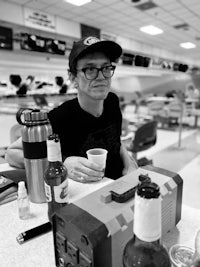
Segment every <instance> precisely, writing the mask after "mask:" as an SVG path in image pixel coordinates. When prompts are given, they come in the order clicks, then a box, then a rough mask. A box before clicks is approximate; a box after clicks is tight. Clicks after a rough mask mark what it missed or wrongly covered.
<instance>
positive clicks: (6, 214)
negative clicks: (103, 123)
mask: <svg viewBox="0 0 200 267" xmlns="http://www.w3.org/2000/svg"><path fill="white" fill-rule="evenodd" d="M111 182H113V180H110V179H107V178H104V179H103V180H102V181H100V182H98V183H91V184H81V183H77V182H74V181H71V180H70V181H69V188H70V192H69V195H70V202H73V201H74V200H77V199H79V198H81V197H83V196H85V195H87V194H89V193H90V192H93V191H94V190H97V189H99V188H101V187H102V186H104V185H106V184H108V183H111ZM30 209H31V217H30V218H29V219H28V220H20V219H19V216H18V208H17V201H13V202H10V203H7V204H4V205H2V206H0V214H1V219H0V229H1V230H0V265H1V266H2V267H4V266H6V267H55V260H54V247H53V234H52V232H49V233H46V234H44V235H41V236H39V237H37V238H34V239H32V240H30V241H27V242H25V243H24V244H22V245H19V244H18V243H17V241H16V237H17V236H18V235H19V234H20V233H22V232H24V231H26V230H29V229H31V228H34V227H36V226H38V225H40V224H43V223H45V222H47V220H48V218H47V204H46V203H43V204H34V203H30ZM198 229H200V210H198V209H194V208H191V207H189V206H186V205H183V206H182V219H181V221H180V222H179V223H178V224H177V227H175V228H174V229H172V230H171V231H170V232H169V233H167V234H166V235H165V236H164V237H163V243H164V244H165V245H166V247H167V248H168V249H169V248H170V246H172V245H173V244H176V243H179V244H184V245H186V246H190V247H192V248H194V239H195V235H196V233H197V230H198Z"/></svg>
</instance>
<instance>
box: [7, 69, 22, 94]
mask: <svg viewBox="0 0 200 267" xmlns="http://www.w3.org/2000/svg"><path fill="white" fill-rule="evenodd" d="M9 80H10V83H11V84H12V85H13V87H14V90H15V91H16V94H17V95H18V94H19V92H20V91H19V89H20V86H21V82H22V78H21V76H20V75H15V74H11V75H10V76H9Z"/></svg>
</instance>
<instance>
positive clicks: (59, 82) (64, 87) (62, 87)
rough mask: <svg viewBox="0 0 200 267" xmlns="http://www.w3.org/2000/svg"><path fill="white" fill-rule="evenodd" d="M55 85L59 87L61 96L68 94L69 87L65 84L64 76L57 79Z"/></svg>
mask: <svg viewBox="0 0 200 267" xmlns="http://www.w3.org/2000/svg"><path fill="white" fill-rule="evenodd" d="M55 83H56V85H57V86H58V90H59V94H66V93H67V89H68V86H67V84H66V83H64V79H63V77H62V76H56V77H55Z"/></svg>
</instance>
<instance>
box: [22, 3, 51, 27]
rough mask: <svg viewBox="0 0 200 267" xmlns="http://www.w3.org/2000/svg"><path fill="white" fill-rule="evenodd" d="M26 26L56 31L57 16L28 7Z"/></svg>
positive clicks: (25, 17) (25, 10) (25, 16)
mask: <svg viewBox="0 0 200 267" xmlns="http://www.w3.org/2000/svg"><path fill="white" fill-rule="evenodd" d="M24 24H25V25H26V26H28V27H31V28H35V29H39V30H45V31H50V32H55V31H56V23H55V16H53V15H50V14H47V13H44V12H41V11H37V10H34V9H30V8H26V7H25V8H24Z"/></svg>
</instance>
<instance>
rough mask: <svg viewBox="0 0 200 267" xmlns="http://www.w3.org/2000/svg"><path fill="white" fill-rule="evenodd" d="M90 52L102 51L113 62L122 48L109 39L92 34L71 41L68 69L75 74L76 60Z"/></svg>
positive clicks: (119, 54)
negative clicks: (102, 38) (101, 38)
mask: <svg viewBox="0 0 200 267" xmlns="http://www.w3.org/2000/svg"><path fill="white" fill-rule="evenodd" d="M92 52H103V53H105V55H106V56H107V57H108V58H109V59H110V61H111V62H115V61H116V60H117V59H118V58H119V57H120V56H121V54H122V48H121V46H120V45H119V44H117V43H116V42H113V41H110V40H100V39H98V38H97V37H94V36H89V37H85V38H83V39H81V40H79V41H77V42H74V43H73V46H72V49H71V52H70V55H69V71H70V72H71V73H73V74H76V64H77V60H78V59H80V58H81V57H83V56H85V55H87V54H89V53H92Z"/></svg>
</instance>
